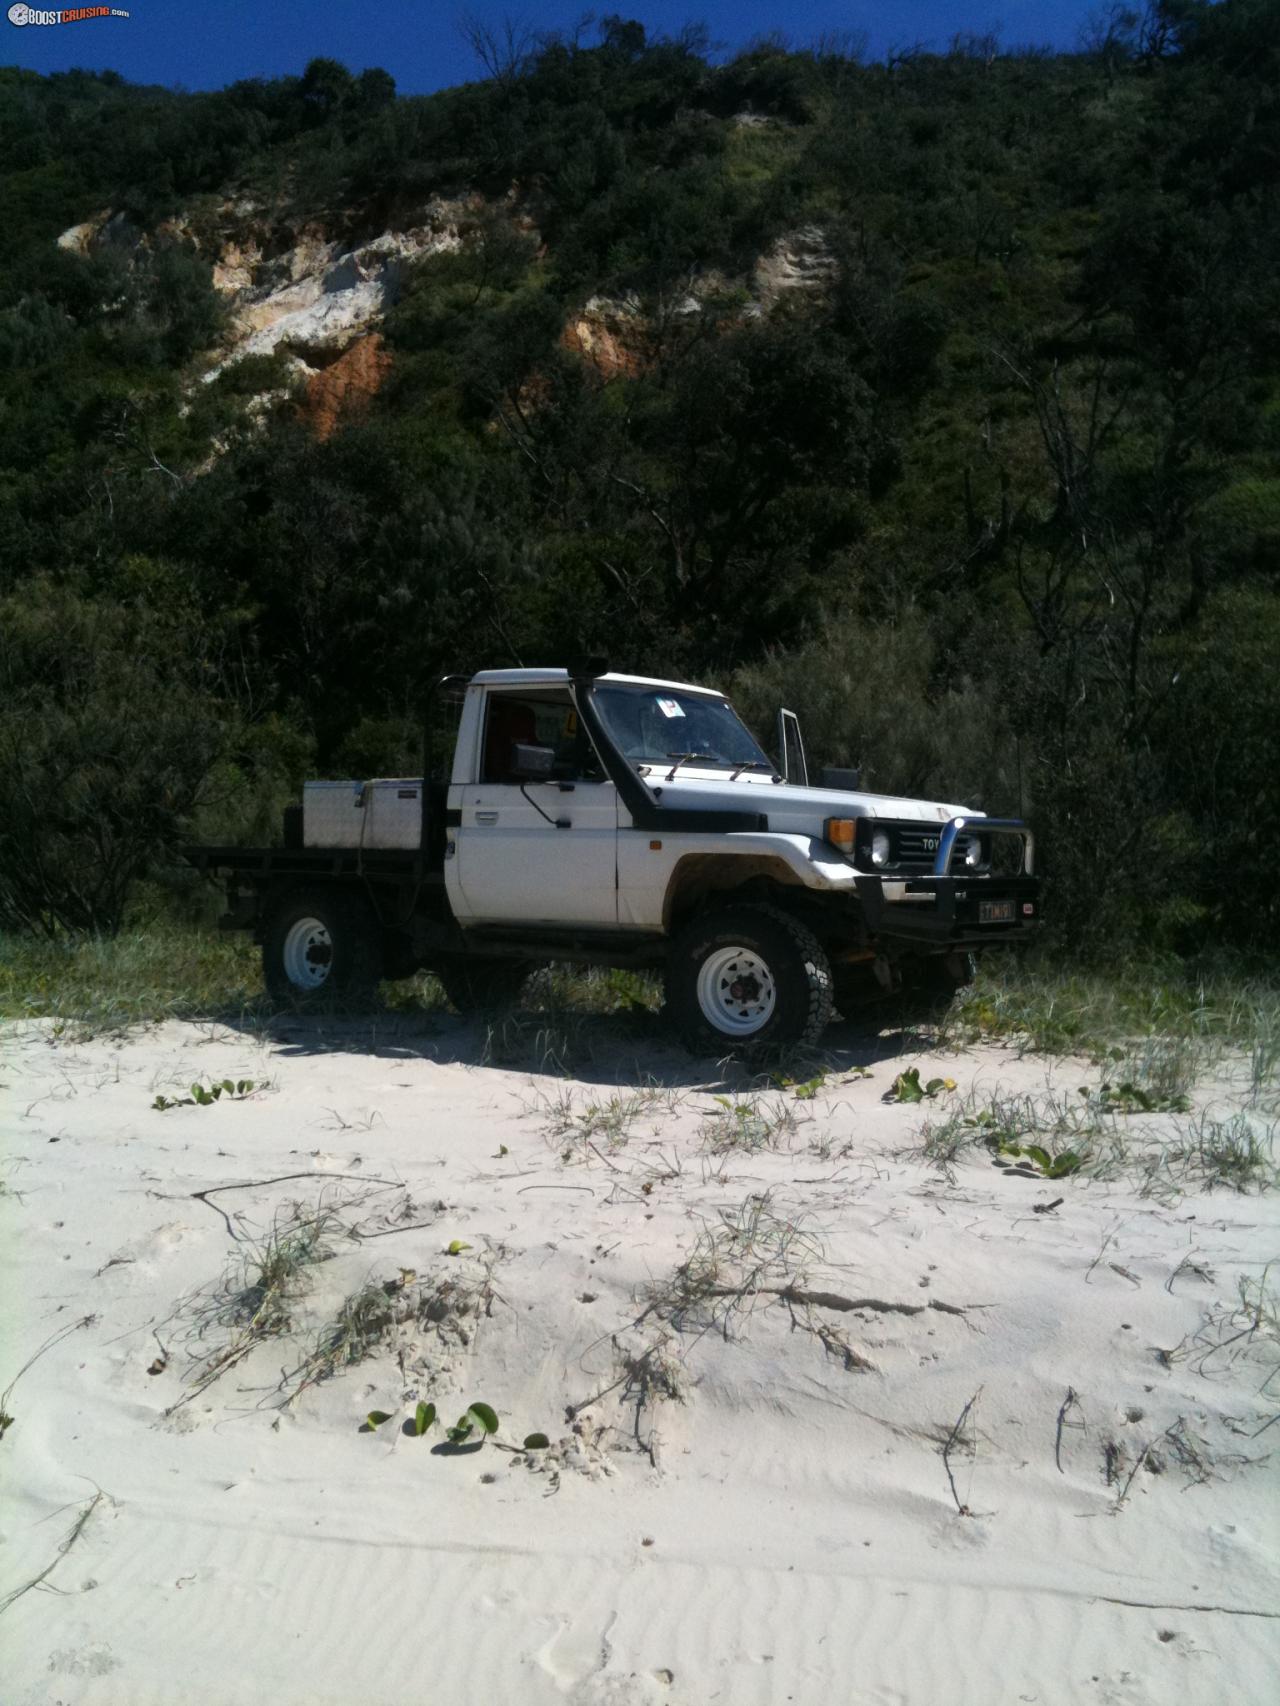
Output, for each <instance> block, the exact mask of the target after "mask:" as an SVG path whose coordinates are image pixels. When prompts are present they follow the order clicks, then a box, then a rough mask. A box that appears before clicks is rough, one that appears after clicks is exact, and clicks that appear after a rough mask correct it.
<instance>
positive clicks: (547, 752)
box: [511, 741, 556, 782]
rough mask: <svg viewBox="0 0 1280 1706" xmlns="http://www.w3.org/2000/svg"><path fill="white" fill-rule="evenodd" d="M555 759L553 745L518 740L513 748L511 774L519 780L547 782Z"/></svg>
mask: <svg viewBox="0 0 1280 1706" xmlns="http://www.w3.org/2000/svg"><path fill="white" fill-rule="evenodd" d="M555 761H556V750H555V748H554V747H553V746H533V745H531V744H529V743H527V742H525V741H517V742H516V743H515V745H514V746H513V747H512V749H511V774H512V776H514V777H515V779H516V781H517V782H545V781H547V780H548V779H549V777H550V775H551V767H552V765H553V764H554V763H555Z"/></svg>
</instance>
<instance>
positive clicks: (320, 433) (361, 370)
mask: <svg viewBox="0 0 1280 1706" xmlns="http://www.w3.org/2000/svg"><path fill="white" fill-rule="evenodd" d="M390 367H391V354H390V351H389V350H386V349H384V348H383V347H382V333H381V332H370V333H369V335H368V336H367V337H363V338H358V339H357V340H356V342H355V343H353V344H352V345H351V346H350V347H349V348H348V349H345V350H343V352H342V354H341V355H340V356H339V357H338V358H337V360H336V361H332V362H330V364H329V365H328V367H325V368H321V370H320V372H319V373H316V374H313V375H312V377H311V378H310V379H309V380H308V381H307V393H306V397H305V399H304V400H303V403H302V405H301V407H302V417H303V419H304V420H305V421H306V422H307V424H308V425H309V426H310V428H311V430H312V432H313V433H314V434H315V436H316V437H317V438H319V439H325V438H328V437H329V435H330V434H331V433H332V432H333V431H334V429H335V428H336V427H337V425H338V423H339V421H340V420H342V419H349V418H350V417H351V416H352V415H353V414H358V413H360V411H361V410H363V409H365V408H367V407H368V403H369V399H370V398H371V397H372V396H374V395H375V394H376V393H377V392H378V391H379V390H380V389H381V387H382V383H383V381H384V380H385V379H386V377H387V373H388V371H389V370H390Z"/></svg>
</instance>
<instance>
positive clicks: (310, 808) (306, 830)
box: [302, 776, 422, 851]
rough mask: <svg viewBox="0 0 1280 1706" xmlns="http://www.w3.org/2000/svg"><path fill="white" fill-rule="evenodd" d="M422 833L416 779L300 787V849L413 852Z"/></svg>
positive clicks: (420, 798) (418, 787)
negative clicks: (401, 850) (336, 848)
mask: <svg viewBox="0 0 1280 1706" xmlns="http://www.w3.org/2000/svg"><path fill="white" fill-rule="evenodd" d="M421 834H422V782H421V780H420V779H419V778H418V777H414V776H390V777H376V778H375V779H373V780H372V781H368V782H307V783H304V785H303V789H302V844H303V846H304V847H399V848H403V849H406V850H408V851H412V850H413V849H415V848H416V847H417V846H418V841H419V837H420V836H421Z"/></svg>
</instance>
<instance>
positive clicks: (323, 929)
mask: <svg viewBox="0 0 1280 1706" xmlns="http://www.w3.org/2000/svg"><path fill="white" fill-rule="evenodd" d="M332 969H333V938H332V936H330V934H329V927H328V925H326V924H323V923H322V922H321V921H320V919H318V918H300V919H299V920H298V921H297V923H296V924H292V925H290V927H289V934H288V935H287V936H286V937H285V939H284V975H285V976H286V977H287V978H288V979H289V982H290V983H291V984H292V985H293V986H294V988H295V989H319V988H320V986H321V984H323V983H327V982H328V981H329V973H330V971H331V970H332Z"/></svg>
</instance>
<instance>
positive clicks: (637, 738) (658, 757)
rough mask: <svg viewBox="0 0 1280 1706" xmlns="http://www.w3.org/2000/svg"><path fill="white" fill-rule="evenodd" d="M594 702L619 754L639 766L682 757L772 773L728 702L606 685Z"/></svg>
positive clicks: (673, 689) (666, 689) (673, 690)
mask: <svg viewBox="0 0 1280 1706" xmlns="http://www.w3.org/2000/svg"><path fill="white" fill-rule="evenodd" d="M592 703H593V704H594V705H595V707H596V709H597V710H598V711H599V713H600V718H601V721H602V722H603V723H604V725H605V727H606V728H607V729H608V731H609V733H610V735H611V736H612V737H613V741H614V744H615V745H616V746H617V748H618V750H619V751H620V752H621V753H623V754H624V756H625V757H627V758H629V759H630V760H631V761H632V762H633V763H636V764H646V763H648V764H669V763H672V762H673V761H674V760H676V759H679V758H686V759H688V760H689V761H690V762H691V763H697V762H701V763H703V764H709V765H711V766H713V767H715V766H721V765H723V766H724V767H725V768H726V769H737V768H746V769H756V770H768V771H772V769H773V765H772V764H771V763H770V761H769V760H768V759H767V758H766V757H765V755H764V753H763V752H762V751H761V750H760V748H759V746H758V745H757V744H756V741H755V739H754V737H753V736H752V734H751V732H750V730H749V729H748V728H747V727H746V725H745V724H744V723H742V722H740V721H739V720H738V714H737V712H736V711H735V710H734V709H733V708H732V706H730V705H727V704H726V703H725V701H724V700H723V699H707V698H704V697H703V695H702V694H700V693H685V692H682V691H681V690H680V688H678V687H644V686H637V687H620V686H615V685H614V684H613V683H603V682H602V683H601V684H600V685H599V686H597V687H596V689H595V692H594V693H593V694H592Z"/></svg>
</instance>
